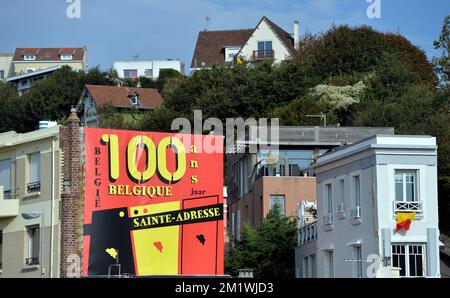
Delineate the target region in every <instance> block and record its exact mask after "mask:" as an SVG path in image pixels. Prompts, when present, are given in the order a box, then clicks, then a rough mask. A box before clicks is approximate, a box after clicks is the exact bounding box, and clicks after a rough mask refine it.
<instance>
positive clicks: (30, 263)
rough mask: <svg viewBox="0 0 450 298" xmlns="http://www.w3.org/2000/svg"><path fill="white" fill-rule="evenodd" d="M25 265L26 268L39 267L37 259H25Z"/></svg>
mask: <svg viewBox="0 0 450 298" xmlns="http://www.w3.org/2000/svg"><path fill="white" fill-rule="evenodd" d="M25 265H27V266H33V265H39V257H32V258H26V259H25Z"/></svg>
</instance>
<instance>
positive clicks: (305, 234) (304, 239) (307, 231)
mask: <svg viewBox="0 0 450 298" xmlns="http://www.w3.org/2000/svg"><path fill="white" fill-rule="evenodd" d="M316 238H317V223H312V224H309V225H307V226H304V227H302V228H300V229H299V231H298V244H299V245H302V244H306V243H308V242H311V241H313V240H314V239H316Z"/></svg>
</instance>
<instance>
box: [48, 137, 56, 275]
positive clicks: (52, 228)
mask: <svg viewBox="0 0 450 298" xmlns="http://www.w3.org/2000/svg"><path fill="white" fill-rule="evenodd" d="M51 180H52V182H51V186H52V187H51V207H50V260H49V267H50V268H49V269H50V275H49V277H50V278H52V277H53V237H54V232H55V231H54V227H53V217H54V216H53V214H54V210H53V209H54V206H55V204H54V200H55V138H52V174H51Z"/></svg>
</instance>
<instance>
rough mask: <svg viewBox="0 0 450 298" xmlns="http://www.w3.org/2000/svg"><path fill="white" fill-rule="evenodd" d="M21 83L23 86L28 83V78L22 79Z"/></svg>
mask: <svg viewBox="0 0 450 298" xmlns="http://www.w3.org/2000/svg"><path fill="white" fill-rule="evenodd" d="M20 85H21V86H22V87H23V86H26V85H28V80H22V81H20Z"/></svg>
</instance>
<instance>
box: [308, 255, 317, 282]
mask: <svg viewBox="0 0 450 298" xmlns="http://www.w3.org/2000/svg"><path fill="white" fill-rule="evenodd" d="M309 263H310V264H311V270H310V272H311V277H312V278H316V277H317V273H316V255H311V256H309Z"/></svg>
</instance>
